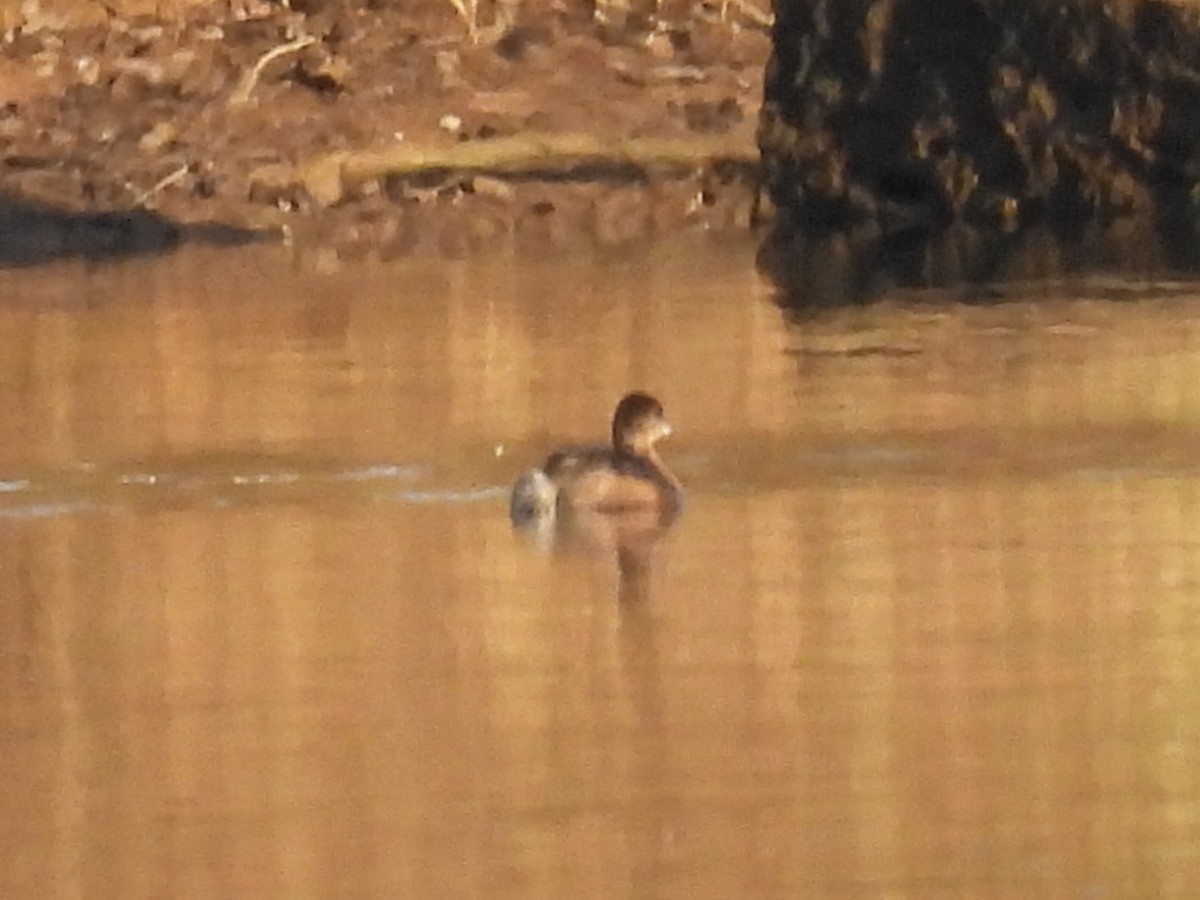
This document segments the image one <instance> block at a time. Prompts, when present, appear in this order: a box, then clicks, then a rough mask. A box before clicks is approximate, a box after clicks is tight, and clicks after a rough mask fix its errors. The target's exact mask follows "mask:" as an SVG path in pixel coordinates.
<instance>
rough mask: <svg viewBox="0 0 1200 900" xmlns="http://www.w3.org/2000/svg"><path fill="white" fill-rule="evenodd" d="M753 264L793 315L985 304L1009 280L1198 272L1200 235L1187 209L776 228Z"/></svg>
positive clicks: (1003, 296)
mask: <svg viewBox="0 0 1200 900" xmlns="http://www.w3.org/2000/svg"><path fill="white" fill-rule="evenodd" d="M758 268H759V270H760V271H761V272H763V274H764V275H766V276H767V277H768V278H769V279H770V280H771V281H772V282H773V283H774V285H775V286H776V289H777V292H778V295H777V299H778V302H779V304H780V305H781V306H782V307H784V308H785V309H787V310H789V311H790V312H791V313H792V314H793V315H795V316H797V317H799V318H806V317H808V316H811V315H816V314H819V313H821V312H822V311H825V310H832V309H839V308H844V307H850V306H865V305H869V304H872V303H877V302H880V301H882V300H884V299H887V298H888V297H889V295H891V294H892V293H893V292H895V291H897V290H904V291H911V290H919V289H934V290H938V291H939V292H945V291H949V292H950V295H951V298H952V299H953V300H954V301H955V302H961V303H971V304H986V303H998V302H1004V301H1005V300H1007V298H1008V296H1009V293H1008V292H1006V291H1005V290H1004V289H1003V286H1004V285H1005V284H1006V283H1018V282H1019V283H1023V284H1026V285H1027V284H1029V283H1031V282H1039V281H1041V282H1051V281H1055V280H1061V279H1065V278H1079V277H1085V276H1112V277H1120V278H1129V279H1138V278H1142V279H1159V280H1162V279H1192V278H1196V277H1197V276H1200V233H1198V230H1197V227H1196V224H1195V222H1194V221H1193V220H1192V219H1191V218H1190V217H1189V216H1186V215H1181V216H1164V217H1162V218H1160V219H1159V220H1150V219H1132V218H1126V219H1117V220H1113V221H1110V222H1107V223H1100V222H1094V221H1093V222H1088V223H1079V224H1077V225H1074V226H1070V227H1066V226H1062V225H1057V226H1050V225H1038V226H1032V227H1026V228H1020V229H1016V230H1013V231H1008V232H1005V231H998V230H995V229H987V228H978V227H974V226H971V225H967V224H956V225H953V226H951V227H949V228H947V229H945V230H942V231H937V232H929V231H920V230H913V231H906V232H897V233H890V234H883V233H879V232H872V231H869V230H861V231H857V232H856V231H849V232H833V231H822V230H805V229H802V228H795V227H789V226H783V225H781V226H776V227H775V228H773V229H772V230H771V231H770V232H768V234H767V236H766V238H765V239H764V241H763V244H762V246H761V247H760V248H759V253H758ZM1139 295H1140V294H1139V293H1130V294H1128V295H1127V296H1139ZM942 298H943V299H944V298H945V297H944V293H942Z"/></svg>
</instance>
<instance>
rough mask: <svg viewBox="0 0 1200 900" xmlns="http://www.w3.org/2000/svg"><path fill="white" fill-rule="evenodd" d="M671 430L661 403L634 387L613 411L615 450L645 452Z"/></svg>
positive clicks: (638, 454) (636, 453)
mask: <svg viewBox="0 0 1200 900" xmlns="http://www.w3.org/2000/svg"><path fill="white" fill-rule="evenodd" d="M670 433H671V423H670V422H668V421H667V420H666V417H665V416H664V415H663V408H662V404H661V403H659V402H658V401H657V400H655V399H654V398H653V397H651V396H650V395H649V394H643V393H641V392H640V391H635V392H634V393H632V394H626V395H625V396H624V397H623V398H622V399H621V402H620V403H618V404H617V411H616V412H615V413H613V422H612V440H613V449H614V450H616V451H617V452H618V453H632V454H634V455H637V456H646V455H647V454H649V453H650V452H651V450H653V448H654V445H655V444H656V443H657V442H658V441H660V440H662V439H663V438H665V437H667V436H668V435H670Z"/></svg>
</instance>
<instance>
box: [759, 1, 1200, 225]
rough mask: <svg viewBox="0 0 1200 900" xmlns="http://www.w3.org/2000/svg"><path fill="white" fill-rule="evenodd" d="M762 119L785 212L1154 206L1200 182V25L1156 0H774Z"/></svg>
mask: <svg viewBox="0 0 1200 900" xmlns="http://www.w3.org/2000/svg"><path fill="white" fill-rule="evenodd" d="M776 11H777V16H776V24H775V29H774V53H773V56H772V59H771V62H770V65H769V67H768V71H767V82H766V90H765V98H764V104H763V109H762V114H761V118H760V125H759V143H760V146H761V148H762V151H763V163H764V181H765V184H766V186H767V189H768V191H769V192H770V195H771V199H772V200H773V201H774V203H775V204H776V205H777V206H778V207H779V208H781V209H782V210H783V211H784V212H785V213H786V214H788V217H789V218H790V219H792V220H795V221H797V222H800V223H803V224H818V225H824V226H835V227H847V226H850V225H853V224H855V223H858V222H861V221H864V220H869V221H873V222H875V223H876V224H878V225H880V226H882V227H883V228H884V229H885V230H892V229H898V230H903V229H907V228H939V227H942V226H944V225H946V224H948V223H950V222H953V221H955V220H969V221H974V222H977V223H982V224H992V225H1001V226H1004V227H1008V226H1011V225H1012V224H1014V223H1015V222H1017V221H1020V222H1028V221H1031V220H1036V219H1041V218H1049V219H1052V220H1055V219H1065V220H1078V219H1090V218H1094V217H1098V218H1100V219H1104V218H1107V217H1114V216H1122V215H1127V214H1131V213H1141V212H1146V211H1149V210H1153V209H1154V208H1156V206H1158V205H1159V204H1161V203H1163V202H1164V199H1165V198H1166V197H1168V196H1171V197H1174V198H1175V200H1174V201H1172V205H1173V206H1174V207H1175V208H1176V209H1177V208H1178V207H1179V202H1178V198H1179V197H1188V196H1195V195H1196V193H1197V192H1196V190H1195V188H1196V186H1197V184H1198V183H1200V28H1198V27H1197V18H1196V15H1195V14H1194V13H1193V12H1191V11H1190V10H1186V9H1182V8H1179V7H1177V6H1173V5H1171V4H1169V3H1166V2H1159V0H1127V2H1124V3H1104V2H1101V0H939V2H936V3H930V2H928V0H777V3H776Z"/></svg>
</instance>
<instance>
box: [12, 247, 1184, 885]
mask: <svg viewBox="0 0 1200 900" xmlns="http://www.w3.org/2000/svg"><path fill="white" fill-rule="evenodd" d="M755 250H756V248H755V246H754V243H753V242H752V241H751V240H750V239H746V241H745V242H743V243H740V244H739V243H738V242H737V241H733V242H730V241H729V240H728V239H723V240H722V241H720V242H717V241H712V242H699V243H697V242H694V241H693V242H690V243H680V244H670V245H665V246H659V247H654V248H647V249H645V250H644V251H641V252H639V253H629V252H624V253H621V254H614V255H611V256H609V255H597V256H587V255H583V256H576V257H574V258H571V259H568V260H565V261H547V260H543V261H539V262H538V263H537V264H531V263H530V262H528V261H526V262H521V263H514V262H513V261H511V260H505V259H491V260H483V261H475V262H469V263H467V262H458V263H455V262H441V263H413V262H407V263H405V262H401V263H395V264H389V265H372V264H361V265H357V266H346V267H342V266H339V265H338V264H337V263H336V261H335V260H333V259H330V258H321V257H304V256H297V255H296V254H294V253H292V252H291V251H288V250H286V249H284V248H262V249H254V250H250V251H236V252H215V251H213V252H208V251H199V250H197V251H188V252H184V253H181V254H179V255H176V256H174V257H171V258H169V259H166V260H159V261H149V262H147V261H138V262H132V263H127V264H121V265H118V266H114V267H111V268H103V269H100V270H96V271H93V270H88V269H86V268H85V267H83V266H62V267H58V268H54V269H44V270H30V271H20V272H14V271H7V272H4V271H0V404H2V407H3V409H4V411H5V414H4V427H3V430H2V432H0V583H2V584H3V585H4V602H3V603H2V604H0V769H2V770H3V772H4V773H5V777H4V779H3V787H2V788H0V808H2V809H3V815H0V896H4V897H30V898H33V897H37V898H51V900H57V898H80V897H86V898H93V897H95V898H108V897H113V898H167V897H169V898H226V897H253V898H306V897H312V898H318V897H319V898H325V897H356V898H357V897H370V898H374V897H414V898H418V897H419V898H436V897H444V898H459V897H486V898H505V897H511V898H547V900H551V898H553V900H561V898H576V897H595V898H603V900H611V898H613V897H679V898H695V897H714V898H718V897H719V898H731V897H751V896H764V897H787V898H792V897H863V898H878V897H888V898H963V897H971V898H1027V897H1055V898H1057V897H1072V898H1074V897H1079V898H1126V897H1128V898H1145V897H1181V898H1182V897H1190V896H1194V894H1193V892H1194V891H1195V890H1196V885H1197V884H1200V806H1198V802H1200V690H1198V688H1200V533H1198V532H1197V527H1196V526H1197V521H1198V517H1200V452H1198V451H1200V390H1197V387H1196V385H1197V384H1200V284H1190V283H1187V282H1180V281H1170V282H1167V281H1159V282H1154V281H1146V280H1135V279H1132V278H1128V277H1122V276H1120V275H1111V274H1110V275H1105V276H1099V275H1096V276H1088V277H1075V278H1072V279H1070V280H1061V279H1058V280H1052V279H1047V278H1045V277H1041V276H1040V275H1039V272H1040V270H1039V269H1038V267H1037V266H1036V265H1035V266H1032V267H1031V268H1029V269H1027V270H1023V274H1024V275H1027V276H1028V277H1023V278H1022V279H1021V280H1019V281H1017V282H1015V283H1012V284H1010V285H1009V286H1007V287H1004V288H1003V289H1002V290H1000V291H999V292H998V296H996V297H993V298H992V299H1000V300H1006V301H1011V302H1002V303H1000V304H998V305H978V304H975V305H971V304H965V303H962V302H960V301H962V300H964V299H968V298H967V297H966V295H965V294H962V293H960V292H956V291H953V290H942V291H917V290H911V289H901V288H889V287H887V285H886V284H885V285H882V286H876V293H875V295H874V299H876V300H877V301H878V302H876V303H874V304H872V305H866V306H861V305H860V306H851V307H842V308H833V309H824V310H821V311H816V310H807V311H804V310H801V311H790V312H786V313H785V312H784V311H783V310H781V308H780V306H779V305H778V304H777V302H776V298H775V295H774V293H773V290H772V288H771V286H770V285H769V284H768V283H767V282H766V281H765V280H764V279H763V278H762V276H760V275H759V274H757V272H756V269H755ZM821 271H822V270H821V269H820V267H817V268H815V269H814V271H813V272H812V273H811V278H810V283H809V287H811V288H813V289H814V290H817V289H818V288H819V286H820V281H821V277H822V276H821ZM814 285H815V287H814ZM989 290H990V289H989ZM1131 300H1136V302H1131ZM1032 301H1036V302H1032ZM633 386H639V387H645V388H648V389H650V390H652V391H654V392H655V393H657V394H658V395H659V396H660V397H661V398H662V400H663V401H664V403H665V405H666V407H667V411H668V414H669V415H670V417H671V419H672V421H673V422H674V424H675V426H676V437H674V438H672V441H671V442H670V445H669V446H668V447H667V448H666V454H667V455H668V457H669V459H670V461H671V463H672V465H673V466H674V467H675V468H676V470H677V471H678V473H679V475H680V476H681V478H682V479H683V480H684V481H685V483H686V484H687V485H688V487H689V505H688V508H687V510H686V512H685V515H684V516H683V518H682V519H681V520H680V521H679V522H678V524H677V525H676V526H675V527H674V528H672V529H671V530H670V531H669V532H668V533H666V534H665V535H662V536H661V537H660V538H659V539H658V540H652V539H651V538H648V537H646V536H645V535H640V536H637V537H635V538H630V537H629V536H628V535H625V534H622V533H614V532H613V531H612V530H611V529H610V530H608V531H605V529H604V528H595V529H592V530H589V531H584V532H580V533H578V534H576V535H574V536H573V537H572V539H571V540H569V541H566V540H564V541H562V542H560V545H559V546H558V547H557V548H555V549H553V550H547V549H546V548H545V547H544V546H542V545H540V544H539V543H538V542H537V541H535V540H530V539H523V538H521V537H519V536H514V535H513V533H512V532H511V530H510V528H509V525H508V522H507V519H506V513H505V503H506V501H505V490H506V487H507V485H508V483H509V482H510V481H511V480H512V478H513V477H514V476H515V475H516V474H517V472H518V471H519V470H520V469H522V468H523V467H525V466H527V465H529V464H530V463H531V462H533V461H535V460H536V459H538V458H539V457H540V456H541V455H542V454H543V453H544V452H545V450H546V449H547V448H549V447H551V446H553V445H555V444H558V443H561V442H566V441H572V440H578V439H580V438H589V437H592V436H601V435H603V433H604V432H605V430H606V427H607V418H608V416H609V413H610V410H611V407H612V405H613V403H614V402H615V400H616V399H617V397H618V396H619V395H620V394H621V393H622V392H623V391H624V390H626V389H627V388H630V387H633Z"/></svg>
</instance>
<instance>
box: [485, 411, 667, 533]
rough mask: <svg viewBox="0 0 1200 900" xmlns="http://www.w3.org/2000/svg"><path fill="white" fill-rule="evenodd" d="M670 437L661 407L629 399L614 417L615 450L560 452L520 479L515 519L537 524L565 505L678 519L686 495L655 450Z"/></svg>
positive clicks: (512, 506) (513, 505) (511, 508)
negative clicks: (644, 512) (676, 514)
mask: <svg viewBox="0 0 1200 900" xmlns="http://www.w3.org/2000/svg"><path fill="white" fill-rule="evenodd" d="M670 433H671V426H670V425H669V424H668V423H667V420H666V418H665V417H664V416H663V408H662V404H661V403H659V402H658V401H657V400H655V399H654V398H653V397H651V396H650V395H649V394H643V393H641V392H635V393H632V394H628V395H626V396H625V397H624V398H623V399H622V400H621V402H620V403H618V404H617V410H616V412H615V413H613V421H612V446H611V447H605V446H594V447H575V448H571V449H567V450H560V451H559V452H557V453H553V454H551V455H550V457H549V458H548V459H547V460H546V462H545V463H543V465H542V467H541V468H540V469H531V470H530V471H528V472H526V473H525V474H524V475H522V476H521V477H520V479H518V481H517V483H516V485H514V486H513V492H512V502H511V503H510V505H509V512H510V514H511V515H512V518H513V521H514V522H518V523H520V522H528V521H531V520H536V519H539V518H542V517H545V516H548V515H552V514H553V513H554V511H555V509H557V508H559V507H564V506H565V507H568V508H574V509H580V510H583V509H586V510H591V511H595V512H606V513H619V512H631V511H650V510H653V511H657V512H659V513H660V514H662V515H663V516H666V517H670V516H673V515H674V514H675V513H676V512H677V511H678V509H679V504H680V501H681V499H682V496H683V491H682V488H681V486H680V484H679V481H678V479H676V478H675V476H674V475H672V474H671V472H670V470H669V469H667V467H666V466H665V465H663V462H662V460H661V459H660V458H659V456H658V451H657V450H655V448H654V445H655V444H656V443H658V441H660V440H662V439H663V438H665V437H666V436H667V435H669V434H670Z"/></svg>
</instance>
